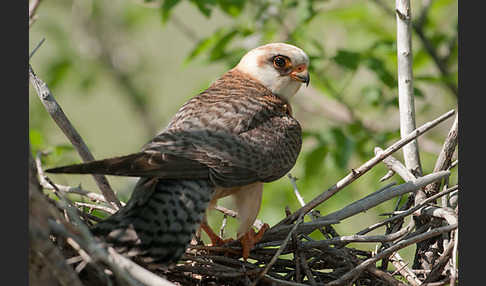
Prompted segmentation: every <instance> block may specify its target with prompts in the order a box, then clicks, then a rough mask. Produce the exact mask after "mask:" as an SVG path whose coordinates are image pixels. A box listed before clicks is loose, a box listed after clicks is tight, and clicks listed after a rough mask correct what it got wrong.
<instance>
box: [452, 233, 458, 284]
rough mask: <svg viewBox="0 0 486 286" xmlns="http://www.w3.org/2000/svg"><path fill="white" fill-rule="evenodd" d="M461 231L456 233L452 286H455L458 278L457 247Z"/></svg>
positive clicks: (453, 251)
mask: <svg viewBox="0 0 486 286" xmlns="http://www.w3.org/2000/svg"><path fill="white" fill-rule="evenodd" d="M458 235H459V230H457V229H456V230H455V231H454V249H453V250H452V269H451V279H450V286H455V284H456V278H457V245H458V243H459V236H458Z"/></svg>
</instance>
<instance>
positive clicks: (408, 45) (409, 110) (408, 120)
mask: <svg viewBox="0 0 486 286" xmlns="http://www.w3.org/2000/svg"><path fill="white" fill-rule="evenodd" d="M395 3H396V14H397V16H396V19H397V64H398V105H399V111H400V135H401V136H402V138H403V137H405V136H407V135H408V134H410V133H411V132H412V131H413V130H414V129H415V104H414V95H413V73H412V28H411V21H412V20H411V19H412V8H411V7H410V0H396V2H395ZM403 157H404V159H405V166H407V168H408V169H409V170H413V171H412V173H414V174H416V175H418V176H421V175H422V166H421V164H420V156H419V150H418V143H417V140H416V139H414V140H412V141H411V142H410V143H409V144H407V145H405V146H404V147H403Z"/></svg>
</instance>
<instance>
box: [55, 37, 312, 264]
mask: <svg viewBox="0 0 486 286" xmlns="http://www.w3.org/2000/svg"><path fill="white" fill-rule="evenodd" d="M308 66H309V57H308V56H307V55H306V53H305V52H304V51H303V50H301V49H300V48H298V47H295V46H292V45H289V44H285V43H271V44H267V45H263V46H260V47H257V48H255V49H252V50H250V51H249V52H248V53H246V54H245V55H244V56H243V57H242V58H241V60H240V62H239V63H238V64H237V65H236V66H235V67H234V68H232V69H231V70H229V71H227V72H226V73H224V74H223V75H222V76H221V77H220V78H219V79H217V80H216V81H214V82H213V83H212V84H211V85H210V86H209V88H208V89H206V90H205V91H203V92H201V93H200V94H198V95H197V96H195V97H193V98H192V99H190V100H189V101H187V102H186V103H185V104H184V105H183V106H182V107H181V108H180V109H179V111H178V112H177V113H176V114H175V115H174V117H173V118H172V119H171V121H170V122H169V124H168V126H167V127H166V128H165V129H164V130H163V131H162V132H160V133H159V134H158V135H157V136H155V137H154V138H153V139H152V140H151V141H149V142H148V143H147V144H146V145H144V146H143V148H142V150H141V151H140V152H137V153H132V154H129V155H125V156H120V157H114V158H108V159H104V160H96V161H91V162H86V163H82V164H76V165H69V166H63V167H58V168H53V169H49V170H46V171H47V172H50V173H73V174H104V175H117V176H134V177H140V179H139V180H138V181H137V184H136V185H135V187H134V190H133V192H132V195H131V197H130V199H129V201H128V202H127V204H126V205H125V206H124V207H123V208H121V209H120V210H119V211H118V212H117V213H115V214H113V215H112V216H110V217H108V218H107V219H105V220H103V221H101V222H99V223H97V224H96V225H94V226H93V228H92V231H93V233H94V235H96V236H98V237H103V239H104V241H105V242H106V243H108V244H109V245H112V246H113V247H114V248H115V249H116V250H117V251H118V252H120V253H122V254H125V255H127V256H129V257H137V258H139V259H141V260H142V261H144V262H159V263H171V262H176V261H177V260H178V259H179V258H180V257H181V256H182V254H183V253H184V252H185V250H186V248H187V246H188V244H189V243H190V241H191V239H192V237H193V235H194V234H195V232H196V231H197V230H198V229H200V228H202V229H203V230H204V231H206V232H207V233H208V235H209V237H210V239H211V241H212V243H213V244H222V243H224V242H225V241H224V240H222V239H221V238H220V237H218V236H217V235H216V234H215V233H214V232H213V231H212V230H211V228H210V227H209V226H208V224H207V221H206V211H207V210H208V209H210V208H212V207H214V206H215V204H216V203H217V201H218V199H220V198H223V197H226V196H232V197H233V198H234V201H235V205H236V208H237V211H238V218H239V221H240V225H239V228H238V230H237V239H238V240H239V241H240V242H241V243H242V256H243V257H244V258H245V259H247V258H248V256H249V252H250V250H251V248H252V247H253V246H254V244H255V243H256V242H257V241H258V240H259V239H260V238H261V236H262V234H263V232H264V231H265V230H266V229H267V228H268V225H267V224H265V226H264V227H262V228H261V229H260V231H259V232H258V233H255V231H254V230H253V228H252V225H253V223H254V221H255V220H256V217H257V215H258V212H259V210H260V205H261V199H262V191H263V183H266V182H272V181H275V180H277V179H279V178H281V177H282V176H284V175H285V174H286V173H287V172H288V171H289V170H290V169H291V168H292V167H293V166H294V165H295V162H296V160H297V157H298V155H299V152H300V150H301V145H302V133H301V127H300V124H299V122H298V121H297V120H296V119H295V118H293V117H292V109H291V106H290V104H289V100H290V99H291V98H292V97H293V96H294V95H295V94H296V92H297V91H298V90H299V88H300V87H301V86H302V84H305V85H306V86H307V85H308V84H309V79H310V78H309V72H308Z"/></svg>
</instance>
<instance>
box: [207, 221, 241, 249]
mask: <svg viewBox="0 0 486 286" xmlns="http://www.w3.org/2000/svg"><path fill="white" fill-rule="evenodd" d="M201 228H202V229H203V230H204V231H205V232H206V233H207V234H208V236H209V239H211V245H213V246H221V245H223V244H225V243H228V242H231V241H233V239H232V238H228V239H222V238H221V237H219V235H217V234H216V233H214V231H213V230H212V229H211V227H209V225H208V224H207V223H206V222H202V223H201Z"/></svg>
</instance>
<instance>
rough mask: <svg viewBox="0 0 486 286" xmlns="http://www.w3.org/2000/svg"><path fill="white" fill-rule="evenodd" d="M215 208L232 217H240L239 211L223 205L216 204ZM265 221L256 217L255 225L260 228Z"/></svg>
mask: <svg viewBox="0 0 486 286" xmlns="http://www.w3.org/2000/svg"><path fill="white" fill-rule="evenodd" d="M214 209H215V210H217V211H219V212H221V213H222V214H223V215H226V216H230V217H232V218H237V217H238V212H236V211H234V210H230V209H228V208H225V207H223V206H219V205H218V206H215V207H214ZM263 224H264V223H263V222H262V221H261V220H259V219H255V222H253V226H254V227H255V228H256V229H260V228H261V227H262V226H263Z"/></svg>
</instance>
